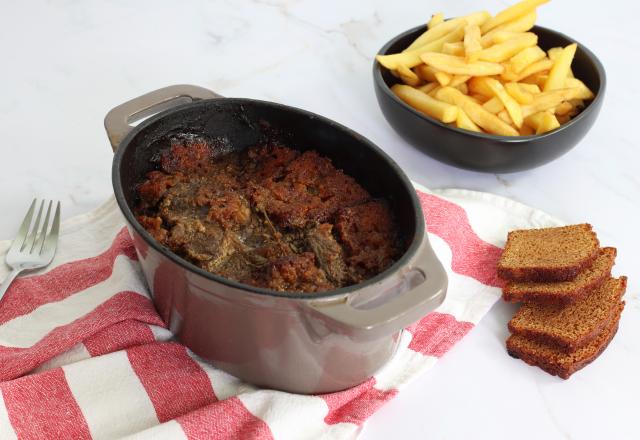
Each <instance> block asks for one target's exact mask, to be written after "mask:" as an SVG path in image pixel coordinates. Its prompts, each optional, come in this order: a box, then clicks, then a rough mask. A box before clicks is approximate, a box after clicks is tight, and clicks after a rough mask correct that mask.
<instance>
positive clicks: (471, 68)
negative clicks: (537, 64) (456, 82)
mask: <svg viewBox="0 0 640 440" xmlns="http://www.w3.org/2000/svg"><path fill="white" fill-rule="evenodd" d="M420 59H421V60H422V61H423V62H424V63H425V64H428V65H430V66H433V67H434V68H436V69H437V70H440V71H442V72H446V73H452V74H454V75H471V76H487V75H498V74H500V73H502V72H503V71H504V67H503V66H502V65H500V64H497V63H487V62H483V61H477V62H475V63H467V62H466V61H465V59H464V58H462V57H456V56H453V55H446V54H443V53H437V52H426V53H423V54H422V55H420Z"/></svg>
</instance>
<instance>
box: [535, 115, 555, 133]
mask: <svg viewBox="0 0 640 440" xmlns="http://www.w3.org/2000/svg"><path fill="white" fill-rule="evenodd" d="M558 127H560V122H558V120H557V119H556V117H555V116H554V115H552V114H551V113H549V112H544V113H543V114H542V120H541V121H540V124H539V125H538V128H537V129H536V134H542V133H546V132H548V131H551V130H555V129H556V128H558Z"/></svg>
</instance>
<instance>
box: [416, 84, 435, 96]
mask: <svg viewBox="0 0 640 440" xmlns="http://www.w3.org/2000/svg"><path fill="white" fill-rule="evenodd" d="M436 87H438V83H437V82H429V83H426V84H424V85H422V86H420V87H417V89H418V90H420V91H421V92H423V93H429V92H430V91H432V90H433V89H435V88H436Z"/></svg>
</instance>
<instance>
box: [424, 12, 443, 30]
mask: <svg viewBox="0 0 640 440" xmlns="http://www.w3.org/2000/svg"><path fill="white" fill-rule="evenodd" d="M443 22H444V14H443V13H442V12H438V13H436V14H433V15H432V16H431V20H429V23H427V28H429V29H433V28H434V27H436V26H438V25H439V24H442V23H443Z"/></svg>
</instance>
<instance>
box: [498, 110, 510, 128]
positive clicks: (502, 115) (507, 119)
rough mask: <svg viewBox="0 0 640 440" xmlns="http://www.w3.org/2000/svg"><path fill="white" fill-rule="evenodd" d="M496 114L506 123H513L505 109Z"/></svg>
mask: <svg viewBox="0 0 640 440" xmlns="http://www.w3.org/2000/svg"><path fill="white" fill-rule="evenodd" d="M496 116H497V117H499V118H500V119H502V121H504V122H505V123H506V124H509V125H513V120H512V119H511V116H509V113H508V112H507V110H506V109H505V110H502V111H501V112H499V113H498V114H497V115H496Z"/></svg>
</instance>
